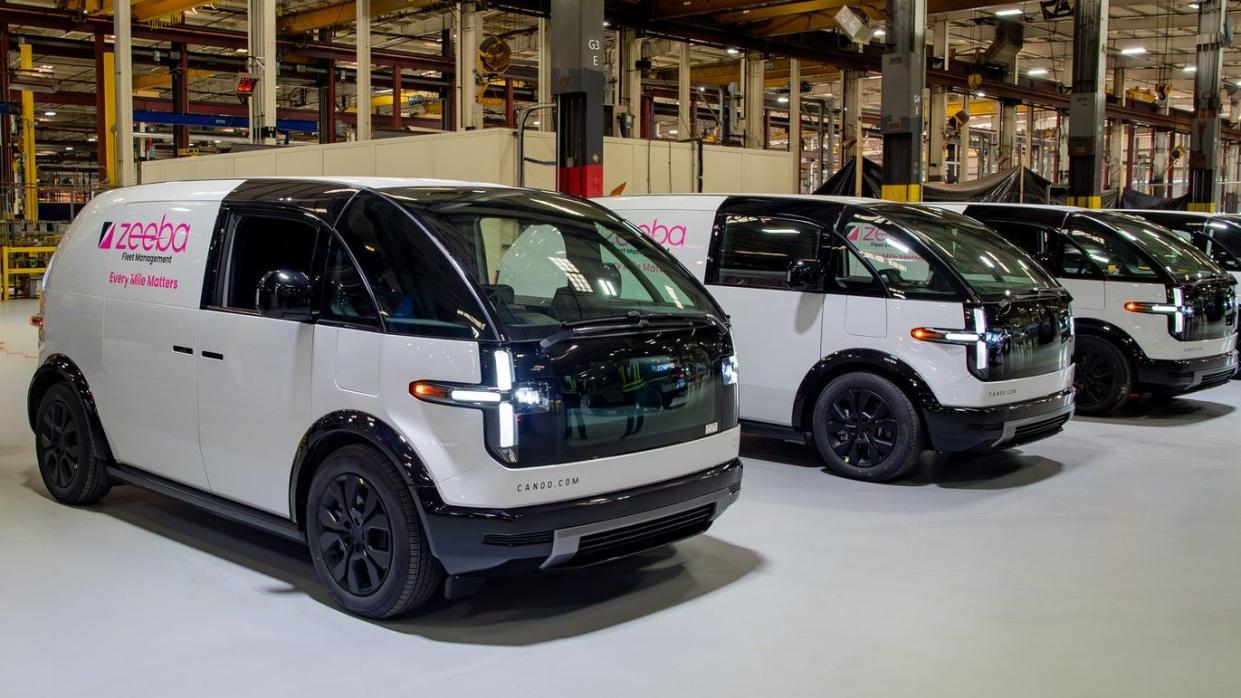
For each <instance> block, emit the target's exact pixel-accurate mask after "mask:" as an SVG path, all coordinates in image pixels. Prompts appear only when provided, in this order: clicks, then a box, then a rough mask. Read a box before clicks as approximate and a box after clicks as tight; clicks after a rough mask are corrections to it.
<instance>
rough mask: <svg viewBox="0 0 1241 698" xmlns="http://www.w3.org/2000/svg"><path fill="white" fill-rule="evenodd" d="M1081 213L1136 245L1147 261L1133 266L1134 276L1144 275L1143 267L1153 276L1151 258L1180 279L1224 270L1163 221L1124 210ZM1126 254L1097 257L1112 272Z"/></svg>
mask: <svg viewBox="0 0 1241 698" xmlns="http://www.w3.org/2000/svg"><path fill="white" fill-rule="evenodd" d="M1082 217H1083V218H1086V219H1088V220H1094V221H1097V222H1098V223H1100V224H1102V225H1104V226H1107V227H1108V228H1110V229H1111V230H1114V231H1115V232H1116V233H1118V234H1119V236H1120V239H1121V240H1123V241H1125V242H1126V243H1128V244H1129V245H1132V246H1133V247H1135V248H1137V250H1138V251H1139V254H1140V255H1142V257H1143V261H1144V262H1145V265H1142V264H1136V265H1135V266H1134V269H1133V270H1132V273H1133V274H1134V275H1135V276H1141V275H1142V273H1141V272H1142V271H1143V267H1145V269H1146V270H1149V274H1150V275H1151V276H1154V274H1155V270H1154V269H1151V268H1150V267H1149V266H1148V265H1149V264H1150V263H1151V262H1153V263H1154V264H1156V265H1158V266H1159V268H1161V269H1162V270H1163V271H1164V272H1165V273H1167V274H1168V275H1170V276H1171V277H1172V278H1173V279H1174V280H1175V281H1177V282H1178V283H1179V282H1184V281H1197V280H1199V279H1207V278H1213V277H1218V276H1220V275H1221V273H1222V272H1221V271H1220V270H1219V268H1218V267H1217V266H1216V265H1215V263H1214V262H1212V261H1211V260H1210V258H1208V257H1207V256H1206V254H1205V253H1204V252H1202V251H1201V250H1199V249H1198V248H1196V247H1194V246H1193V245H1192V244H1190V243H1188V242H1186V241H1184V240H1182V239H1181V238H1180V237H1178V236H1177V235H1176V233H1174V232H1172V231H1171V230H1168V229H1167V228H1165V227H1163V226H1162V225H1159V224H1157V223H1152V222H1150V221H1148V220H1145V219H1142V218H1138V217H1137V216H1132V215H1129V214H1125V213H1111V212H1098V213H1094V212H1092V213H1090V214H1082ZM1117 243H1120V241H1119V240H1117V241H1116V242H1115V243H1113V244H1117ZM1121 244H1123V243H1121ZM1130 254H1132V253H1130ZM1091 256H1092V257H1094V256H1095V255H1093V254H1092V255H1091ZM1124 256H1125V255H1123V254H1118V255H1116V259H1114V260H1111V259H1096V261H1098V262H1099V264H1100V266H1103V267H1105V268H1106V269H1107V270H1108V271H1109V276H1111V273H1110V270H1111V269H1112V268H1113V267H1116V266H1117V265H1118V264H1120V263H1121V262H1123V257H1124Z"/></svg>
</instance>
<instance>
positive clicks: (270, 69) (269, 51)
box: [117, 0, 277, 145]
mask: <svg viewBox="0 0 1241 698" xmlns="http://www.w3.org/2000/svg"><path fill="white" fill-rule="evenodd" d="M118 4H119V3H118ZM249 22H250V24H249V46H250V50H249V65H250V72H251V73H253V74H255V75H256V76H258V82H257V83H255V86H254V94H252V95H251V96H250V142H252V143H264V144H267V145H274V144H275V143H276V75H277V70H276V67H277V58H276V0H250V13H249ZM117 55H118V57H119V55H120V47H119V45H118V46H117Z"/></svg>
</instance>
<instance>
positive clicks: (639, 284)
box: [387, 189, 718, 339]
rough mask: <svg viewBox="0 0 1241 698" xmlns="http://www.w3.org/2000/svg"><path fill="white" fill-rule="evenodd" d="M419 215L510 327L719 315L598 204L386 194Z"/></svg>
mask: <svg viewBox="0 0 1241 698" xmlns="http://www.w3.org/2000/svg"><path fill="white" fill-rule="evenodd" d="M387 193H388V194H389V195H393V196H394V198H397V200H398V201H400V202H402V203H403V204H404V205H406V206H407V207H408V208H410V209H411V210H413V211H415V212H416V213H417V215H418V216H419V217H420V218H421V219H422V220H424V221H426V222H427V223H428V224H429V225H430V226H431V228H432V232H433V233H435V235H436V236H437V237H438V238H439V239H440V241H441V242H442V243H443V244H444V245H445V246H446V247H448V248H449V249H450V250H452V251H453V253H454V256H455V257H456V258H457V259H459V260H461V261H462V263H463V266H465V267H466V271H467V273H469V274H470V275H472V276H473V277H474V279H475V281H477V283H478V284H479V286H480V287H482V289H483V292H484V293H485V294H486V296H487V298H488V300H489V301H490V302H491V304H492V305H493V306H494V307H495V309H496V313H497V315H498V317H499V319H500V321H501V322H502V323H503V324H504V325H505V328H506V330H507V331H508V333H509V334H510V335H512V336H514V337H516V338H520V339H534V338H542V337H545V336H548V335H550V334H551V333H553V332H556V331H558V330H559V329H560V328H561V326H562V324H563V323H573V322H580V321H583V320H591V319H599V318H615V317H624V316H626V315H627V314H629V313H635V312H636V313H641V314H650V313H656V314H660V315H685V316H701V315H702V314H703V313H711V314H716V313H718V310H717V309H716V307H715V305H714V303H713V302H712V301H711V299H710V297H709V296H708V295H707V294H706V292H705V290H703V289H702V287H701V286H700V285H699V284H698V282H697V281H696V280H695V279H693V278H692V277H691V276H690V275H689V274H688V273H687V272H686V271H685V270H684V269H683V268H682V267H681V266H680V264H678V263H677V262H676V261H675V260H674V259H672V257H671V256H670V255H669V254H668V253H667V252H665V251H664V250H662V249H660V248H659V246H658V245H657V244H656V243H654V242H653V241H652V240H651V239H650V238H649V237H648V236H647V235H643V234H641V233H640V232H638V231H637V230H635V229H632V228H631V227H629V226H628V225H627V224H624V223H622V222H621V221H620V220H619V219H617V218H615V217H613V216H611V214H609V213H607V212H606V211H604V210H603V209H600V208H599V207H597V206H595V205H593V204H590V203H588V202H582V201H578V200H576V199H572V198H569V197H565V196H560V195H558V194H554V193H550V192H547V193H538V194H531V193H530V192H526V191H522V190H503V189H496V190H491V191H485V192H482V193H477V192H475V193H471V194H469V195H468V196H462V195H459V194H457V193H456V192H454V191H452V190H436V189H408V190H398V191H395V192H394V191H389V192H387Z"/></svg>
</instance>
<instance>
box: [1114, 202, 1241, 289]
mask: <svg viewBox="0 0 1241 698" xmlns="http://www.w3.org/2000/svg"><path fill="white" fill-rule="evenodd" d="M1125 213H1128V214H1131V215H1134V216H1138V217H1139V218H1145V219H1146V220H1148V221H1150V222H1152V223H1158V224H1159V225H1162V226H1163V227H1165V228H1167V229H1168V230H1171V231H1172V232H1174V233H1176V234H1177V236H1179V237H1180V238H1181V239H1182V240H1186V241H1188V242H1190V243H1191V244H1193V246H1194V247H1197V248H1198V249H1200V250H1202V251H1203V252H1205V253H1206V254H1207V256H1209V257H1210V258H1211V261H1213V262H1215V263H1216V264H1218V265H1219V266H1220V268H1221V269H1223V270H1224V271H1226V272H1228V274H1229V275H1230V276H1232V278H1234V279H1237V280H1238V281H1241V216H1239V215H1237V214H1235V213H1200V212H1196V211H1168V210H1164V209H1150V210H1135V209H1126V210H1125Z"/></svg>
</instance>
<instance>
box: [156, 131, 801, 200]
mask: <svg viewBox="0 0 1241 698" xmlns="http://www.w3.org/2000/svg"><path fill="white" fill-rule="evenodd" d="M555 147H556V144H555V134H553V133H546V132H540V131H527V132H526V157H527V158H531V159H535V160H542V161H545V162H550V161H553V160H554V159H555ZM603 152H604V155H603V161H604V170H603V191H604V194H605V195H606V194H610V193H612V192H613V191H618V190H619V191H618V193H625V194H649V193H684V192H692V191H696V188H697V178H698V162H697V160H698V152H699V151H698V146H697V145H696V144H694V143H673V142H670V141H644V140H632V139H623V138H607V139H605V140H604V151H603ZM702 157H703V160H704V167H703V168H702V171H703V178H702V180H703V186H702V189H703V191H704V192H736V193H792V192H793V191H794V188H795V186H796V184H795V182H794V181H793V177H792V168H791V167H789V166H788V162H789V157H790V155H789V153H788V152H785V151H779V150H751V149H741V148H725V147H722V146H713V145H708V146H705V147H703V149H702ZM314 175H324V176H331V175H340V176H345V175H354V176H369V175H375V176H382V177H434V178H437V179H462V180H469V181H475V182H493V183H496V184H516V183H517V138H516V136H515V135H514V133H513V131H512V130H510V129H485V130H480V131H464V132H456V133H433V134H425V135H417V136H408V137H403V138H385V139H381V140H373V141H361V142H350V143H332V144H328V145H303V146H289V147H281V148H270V149H265V150H257V151H250V152H241V153H225V154H220V155H203V156H199V157H189V158H177V159H173V160H155V161H150V162H144V163H142V181H143V182H144V183H151V182H167V181H173V180H188V179H211V178H219V177H284V176H314ZM525 175H526V180H525V183H526V186H529V187H536V188H541V189H551V188H554V187H555V182H556V175H555V169H554V168H553V167H552V166H551V165H545V164H539V163H530V162H527V163H526V164H525ZM622 186H623V189H621V187H622Z"/></svg>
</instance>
